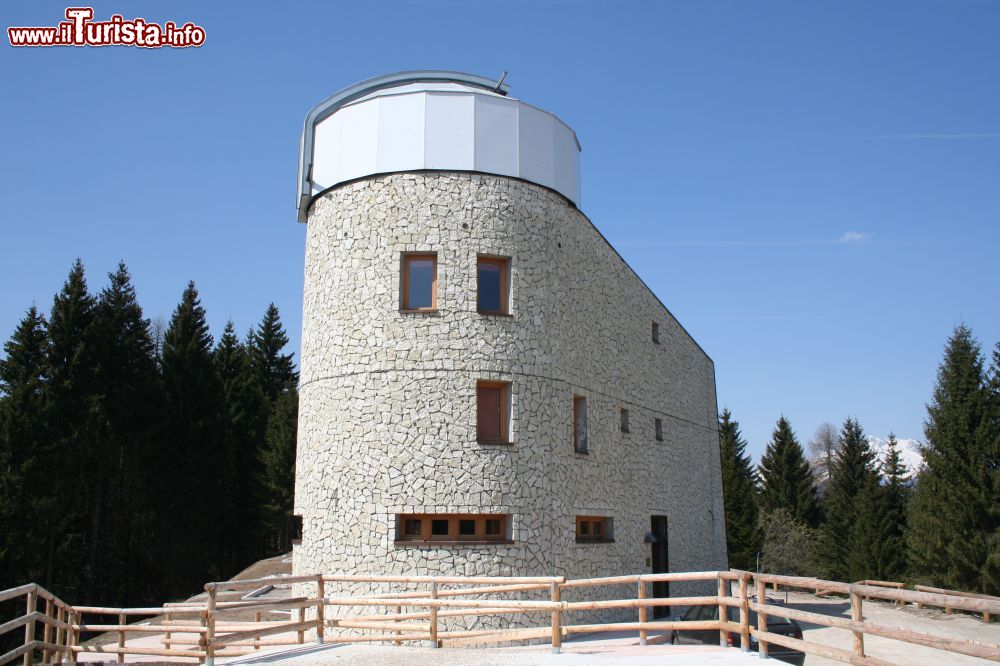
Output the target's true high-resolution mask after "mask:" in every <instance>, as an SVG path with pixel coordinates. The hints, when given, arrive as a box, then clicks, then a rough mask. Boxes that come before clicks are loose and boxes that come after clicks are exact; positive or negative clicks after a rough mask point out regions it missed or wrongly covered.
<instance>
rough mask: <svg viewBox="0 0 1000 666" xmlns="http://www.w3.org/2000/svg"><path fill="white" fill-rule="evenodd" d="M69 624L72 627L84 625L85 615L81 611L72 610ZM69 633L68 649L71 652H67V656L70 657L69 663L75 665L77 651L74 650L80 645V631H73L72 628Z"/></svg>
mask: <svg viewBox="0 0 1000 666" xmlns="http://www.w3.org/2000/svg"><path fill="white" fill-rule="evenodd" d="M69 623H70V624H71V625H72V624H83V613H81V612H80V611H77V610H71V611H70V612H69ZM67 633H68V634H69V636H68V639H69V640H67V643H68V645H67V646H66V647H68V648H69V652H67V654H68V655H69V663H71V664H75V663H76V651H75V650H74V649H73V648H75V647H76V646H78V645H79V644H80V630H79V629H72V628H71V629H69V630H68V632H67Z"/></svg>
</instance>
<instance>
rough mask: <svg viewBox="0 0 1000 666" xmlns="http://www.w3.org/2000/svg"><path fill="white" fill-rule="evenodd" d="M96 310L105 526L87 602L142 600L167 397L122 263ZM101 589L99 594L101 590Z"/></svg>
mask: <svg viewBox="0 0 1000 666" xmlns="http://www.w3.org/2000/svg"><path fill="white" fill-rule="evenodd" d="M108 279H109V284H108V286H107V287H105V288H104V290H102V291H101V294H100V296H99V297H98V301H97V307H96V310H95V321H94V330H95V336H94V338H95V350H96V370H95V384H96V387H97V401H96V404H95V414H96V418H97V419H98V427H97V432H96V437H97V447H96V448H97V450H100V451H102V452H103V454H102V457H103V459H104V460H105V461H106V462H105V465H106V472H107V478H108V484H107V486H108V487H107V489H106V491H105V494H104V504H103V506H102V507H101V514H103V516H104V518H103V520H102V521H101V529H100V530H99V531H98V532H97V533H96V537H97V539H96V540H95V541H94V542H92V543H91V545H90V555H91V559H92V561H91V563H90V565H89V567H88V569H89V570H90V571H92V572H93V575H92V576H91V577H90V579H89V580H88V583H89V586H88V589H87V590H86V593H87V598H88V599H94V600H95V602H97V601H100V602H102V603H117V604H123V603H125V602H126V600H128V599H130V598H135V599H140V600H141V599H144V598H146V594H147V593H146V592H143V591H140V590H139V589H136V588H137V587H142V586H144V585H145V584H146V576H144V575H143V571H144V567H143V562H148V560H149V559H150V558H151V557H155V553H152V552H150V539H151V538H152V537H153V536H154V535H153V534H152V533H150V532H148V531H147V530H146V528H145V526H146V525H148V523H149V520H148V518H149V515H150V513H151V510H152V507H151V506H148V505H147V504H146V502H145V501H144V500H145V497H146V494H145V487H146V484H147V482H148V481H149V479H148V477H150V476H153V475H155V471H154V470H153V469H151V468H150V462H151V461H152V460H153V455H154V454H153V452H152V448H153V447H154V445H155V441H154V437H155V435H156V427H157V424H158V423H159V419H160V414H159V405H160V403H161V392H160V383H159V370H158V368H157V365H156V351H155V347H154V343H153V340H152V336H151V333H150V323H149V320H148V319H145V318H144V317H143V313H142V308H141V306H140V305H139V302H138V299H137V298H136V294H135V288H134V287H133V285H132V279H131V276H130V275H129V272H128V269H127V268H126V266H125V264H124V263H121V262H120V263H119V264H118V269H117V270H116V271H115V272H114V273H109V274H108ZM98 588H99V589H98Z"/></svg>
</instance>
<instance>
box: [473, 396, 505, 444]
mask: <svg viewBox="0 0 1000 666" xmlns="http://www.w3.org/2000/svg"><path fill="white" fill-rule="evenodd" d="M509 403H510V384H508V383H506V382H487V381H481V382H478V383H477V384H476V437H477V438H478V439H479V441H480V442H486V443H490V444H506V443H507V442H508V441H509V439H508V433H507V430H508V428H507V422H508V418H507V409H508V405H509Z"/></svg>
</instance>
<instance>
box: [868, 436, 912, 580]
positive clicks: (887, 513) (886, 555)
mask: <svg viewBox="0 0 1000 666" xmlns="http://www.w3.org/2000/svg"><path fill="white" fill-rule="evenodd" d="M908 476H909V474H908V470H907V469H906V466H905V465H904V464H903V459H902V457H901V456H900V453H899V444H898V443H897V442H896V435H895V434H893V433H889V439H888V440H887V442H886V449H885V457H884V458H883V460H882V485H881V486H880V487H879V493H878V497H877V503H878V507H879V524H878V525H877V527H876V529H877V538H876V557H875V571H874V575H875V576H876V577H877V578H878V579H879V580H901V579H902V578H903V577H905V575H906V573H907V570H906V510H907V506H908V504H909V501H910V489H909V487H908V486H907V482H908Z"/></svg>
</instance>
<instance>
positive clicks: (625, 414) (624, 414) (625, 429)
mask: <svg viewBox="0 0 1000 666" xmlns="http://www.w3.org/2000/svg"><path fill="white" fill-rule="evenodd" d="M622 432H629V427H628V410H627V409H625V408H622Z"/></svg>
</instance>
